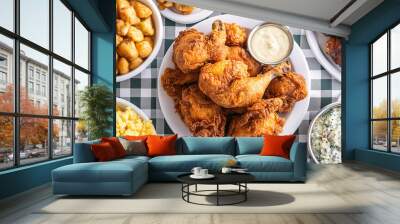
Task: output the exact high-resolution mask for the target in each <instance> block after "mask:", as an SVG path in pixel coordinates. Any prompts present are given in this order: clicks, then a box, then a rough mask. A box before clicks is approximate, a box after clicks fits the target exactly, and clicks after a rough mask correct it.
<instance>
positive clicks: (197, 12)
mask: <svg viewBox="0 0 400 224" xmlns="http://www.w3.org/2000/svg"><path fill="white" fill-rule="evenodd" d="M156 4H157V3H156ZM160 12H161V14H162V15H163V16H164V17H165V18H167V19H170V20H172V21H174V22H176V23H181V24H192V23H197V22H199V21H201V20H203V19H205V18H207V17H209V16H210V15H211V14H212V13H213V11H210V10H206V9H200V8H197V7H196V8H195V9H194V10H193V12H192V13H190V14H189V15H182V14H179V13H177V12H175V11H174V10H172V9H164V10H160Z"/></svg>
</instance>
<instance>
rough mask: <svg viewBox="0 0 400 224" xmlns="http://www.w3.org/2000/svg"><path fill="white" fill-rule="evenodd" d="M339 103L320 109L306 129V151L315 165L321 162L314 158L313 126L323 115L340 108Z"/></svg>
mask: <svg viewBox="0 0 400 224" xmlns="http://www.w3.org/2000/svg"><path fill="white" fill-rule="evenodd" d="M341 105H342V104H341V102H340V101H338V102H334V103H331V104H328V105H326V106H325V107H324V108H322V109H321V111H320V112H319V113H318V114H317V115H316V116H315V117H314V119H313V120H312V121H311V123H310V127H309V129H308V135H307V142H308V144H307V149H308V153H309V154H310V156H311V159H312V160H313V161H314V163H316V164H320V163H321V162H320V161H319V160H318V159H317V157H316V156H315V153H314V150H315V149H313V147H312V144H311V143H312V141H313V139H312V133H313V131H314V125H315V122H317V120H318V119H320V118H321V117H322V116H323V115H325V114H326V113H328V112H330V111H331V110H333V109H335V108H341Z"/></svg>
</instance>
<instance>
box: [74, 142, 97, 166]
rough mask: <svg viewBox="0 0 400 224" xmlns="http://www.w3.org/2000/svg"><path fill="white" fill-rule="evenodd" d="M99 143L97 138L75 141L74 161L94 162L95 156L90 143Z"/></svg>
mask: <svg viewBox="0 0 400 224" xmlns="http://www.w3.org/2000/svg"><path fill="white" fill-rule="evenodd" d="M97 143H100V141H99V140H95V141H89V142H80V143H75V145H74V163H89V162H95V161H96V158H95V157H94V155H93V153H92V150H91V148H90V146H91V145H92V144H97Z"/></svg>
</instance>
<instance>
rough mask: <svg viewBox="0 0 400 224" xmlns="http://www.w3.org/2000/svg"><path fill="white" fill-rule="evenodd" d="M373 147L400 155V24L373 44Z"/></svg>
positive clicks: (371, 53) (371, 76)
mask: <svg viewBox="0 0 400 224" xmlns="http://www.w3.org/2000/svg"><path fill="white" fill-rule="evenodd" d="M370 55H371V69H370V71H371V75H370V82H371V84H370V86H371V118H370V119H371V148H372V149H374V150H380V151H386V152H392V153H400V91H399V86H400V24H398V25H396V26H394V27H392V28H390V29H389V30H387V31H386V32H385V33H383V34H382V35H381V36H379V37H378V38H377V39H376V40H375V41H373V42H372V43H371V44H370Z"/></svg>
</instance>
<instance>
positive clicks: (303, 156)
mask: <svg viewBox="0 0 400 224" xmlns="http://www.w3.org/2000/svg"><path fill="white" fill-rule="evenodd" d="M290 160H291V161H292V162H293V179H294V180H295V181H305V180H306V175H307V151H306V149H305V147H303V146H302V145H300V144H299V143H298V142H295V143H293V145H292V147H291V149H290Z"/></svg>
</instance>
